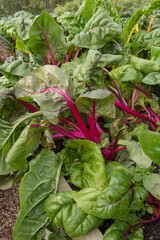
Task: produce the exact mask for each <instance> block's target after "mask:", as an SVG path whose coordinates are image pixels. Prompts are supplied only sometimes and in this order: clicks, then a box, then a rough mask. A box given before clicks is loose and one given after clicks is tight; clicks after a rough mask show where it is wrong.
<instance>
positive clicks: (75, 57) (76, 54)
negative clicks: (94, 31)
mask: <svg viewBox="0 0 160 240" xmlns="http://www.w3.org/2000/svg"><path fill="white" fill-rule="evenodd" d="M80 49H81V48H80V47H78V48H77V51H76V53H75V56H74V59H73V60H74V61H75V60H76V59H77V57H78V54H79V52H80Z"/></svg>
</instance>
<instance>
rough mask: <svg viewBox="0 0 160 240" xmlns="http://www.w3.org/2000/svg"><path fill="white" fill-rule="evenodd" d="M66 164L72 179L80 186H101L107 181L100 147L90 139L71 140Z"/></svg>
mask: <svg viewBox="0 0 160 240" xmlns="http://www.w3.org/2000/svg"><path fill="white" fill-rule="evenodd" d="M66 148H67V149H66V151H65V152H64V156H63V158H64V164H65V168H66V169H68V171H69V175H70V181H71V183H73V184H74V185H75V186H77V187H79V188H85V187H101V186H103V185H104V184H105V181H106V172H105V163H104V159H103V155H102V153H101V150H100V148H99V147H98V146H97V145H96V144H95V143H93V142H91V141H88V140H81V139H79V140H69V141H68V143H67V145H66Z"/></svg>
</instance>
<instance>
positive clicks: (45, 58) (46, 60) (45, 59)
mask: <svg viewBox="0 0 160 240" xmlns="http://www.w3.org/2000/svg"><path fill="white" fill-rule="evenodd" d="M43 59H44V61H45V63H46V64H47V65H49V62H48V59H47V57H45V56H43Z"/></svg>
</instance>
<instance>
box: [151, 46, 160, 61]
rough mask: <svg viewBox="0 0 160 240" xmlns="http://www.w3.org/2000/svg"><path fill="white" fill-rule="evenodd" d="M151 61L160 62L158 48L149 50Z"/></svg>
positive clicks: (159, 48)
mask: <svg viewBox="0 0 160 240" xmlns="http://www.w3.org/2000/svg"><path fill="white" fill-rule="evenodd" d="M151 60H152V61H156V62H159V61H160V47H155V46H153V47H152V48H151Z"/></svg>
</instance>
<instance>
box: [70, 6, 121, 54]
mask: <svg viewBox="0 0 160 240" xmlns="http://www.w3.org/2000/svg"><path fill="white" fill-rule="evenodd" d="M120 35H121V26H120V25H119V24H118V23H116V22H114V21H113V19H112V18H111V17H110V16H108V14H107V12H106V10H105V9H104V8H99V9H98V11H97V12H96V13H95V14H94V15H93V16H92V18H91V19H90V20H89V21H88V23H87V24H86V26H85V28H84V30H83V31H82V32H80V33H79V34H77V35H76V36H75V37H74V39H73V40H72V41H71V43H72V44H73V45H75V46H77V47H83V48H89V49H99V48H102V47H103V46H104V45H105V44H106V43H108V42H110V41H111V40H112V39H114V38H117V37H119V36H120Z"/></svg>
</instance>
